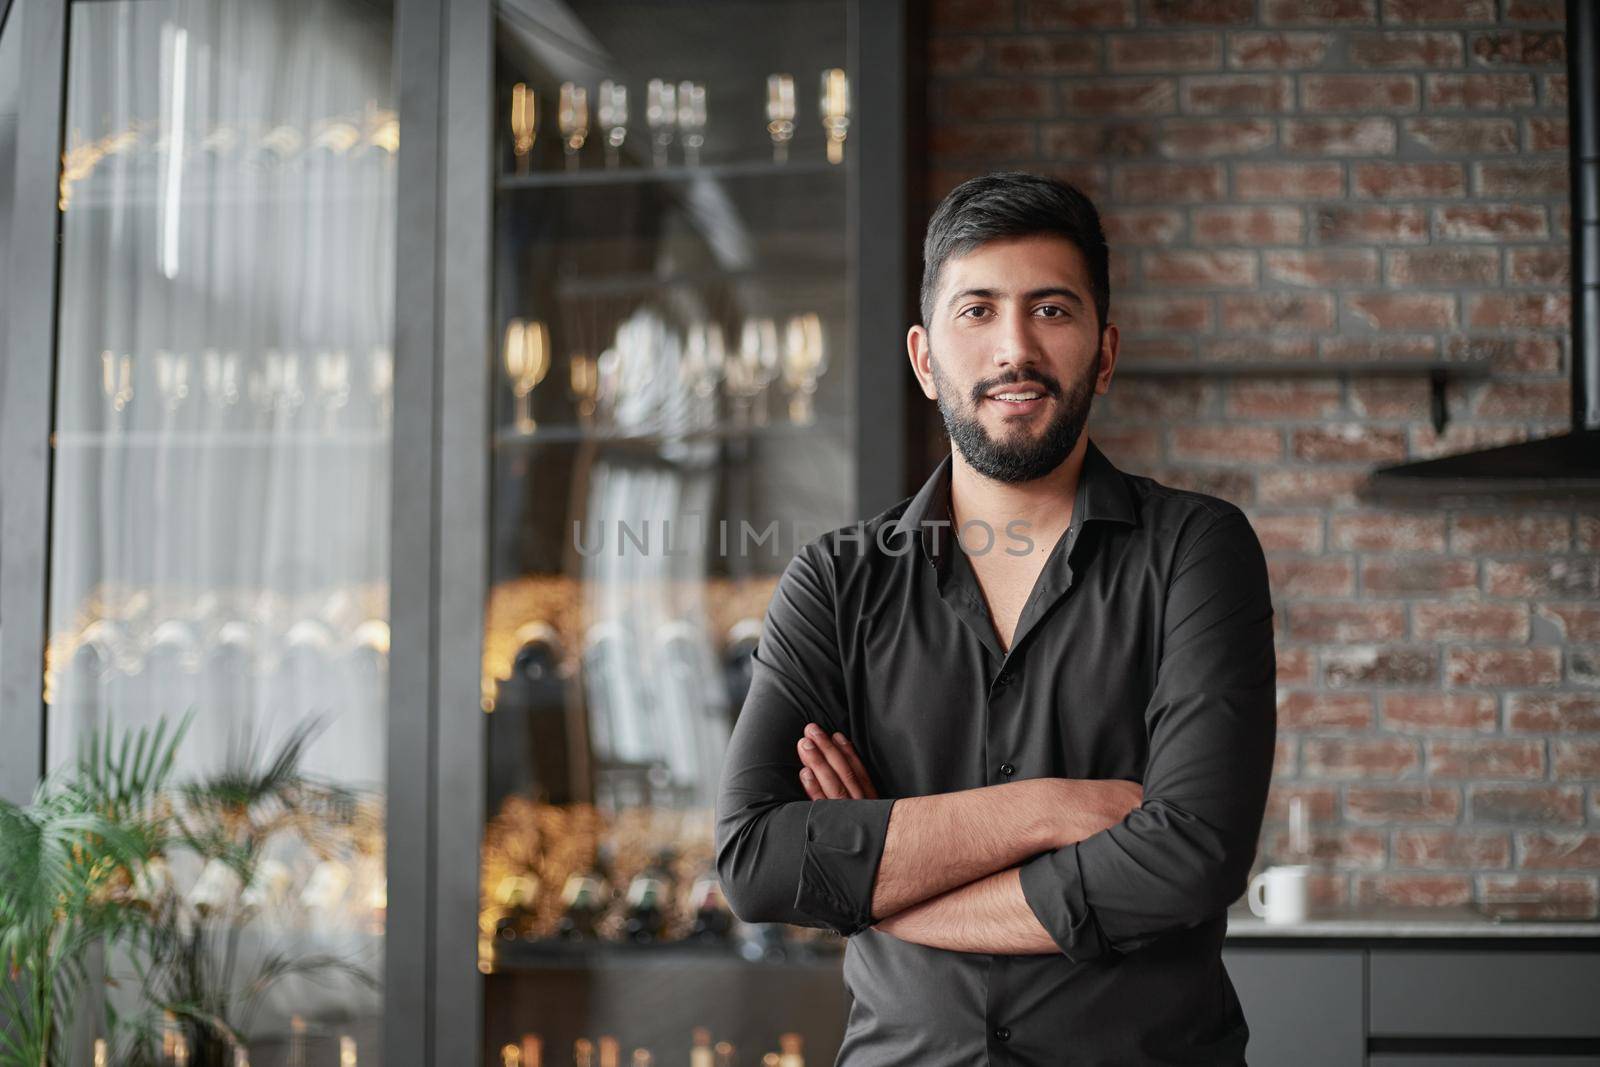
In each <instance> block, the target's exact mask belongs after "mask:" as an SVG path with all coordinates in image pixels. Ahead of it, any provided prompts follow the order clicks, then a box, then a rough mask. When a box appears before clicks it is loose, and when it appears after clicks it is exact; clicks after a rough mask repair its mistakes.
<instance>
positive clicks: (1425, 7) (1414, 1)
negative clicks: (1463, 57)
mask: <svg viewBox="0 0 1600 1067" xmlns="http://www.w3.org/2000/svg"><path fill="white" fill-rule="evenodd" d="M1494 8H1495V0H1385V3H1384V5H1383V20H1384V21H1385V22H1397V23H1428V22H1493V21H1494V19H1495V10H1494Z"/></svg>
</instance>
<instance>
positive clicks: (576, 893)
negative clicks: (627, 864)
mask: <svg viewBox="0 0 1600 1067" xmlns="http://www.w3.org/2000/svg"><path fill="white" fill-rule="evenodd" d="M561 903H562V906H563V908H564V909H565V910H563V911H562V913H561V918H560V920H559V921H558V922H557V923H556V936H557V937H560V938H561V939H562V940H564V941H592V940H594V939H595V938H596V937H598V936H599V935H598V933H597V930H596V927H597V925H598V924H599V922H600V916H601V914H602V913H603V912H604V911H605V890H604V889H603V888H602V886H601V883H600V879H599V878H597V877H595V875H594V873H593V872H592V871H588V872H574V873H573V874H571V875H570V876H568V878H567V884H566V885H564V886H563V887H562V888H561Z"/></svg>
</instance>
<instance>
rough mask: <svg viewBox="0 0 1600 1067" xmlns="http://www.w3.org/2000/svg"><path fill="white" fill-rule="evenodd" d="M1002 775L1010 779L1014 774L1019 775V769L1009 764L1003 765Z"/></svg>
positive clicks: (1001, 768)
mask: <svg viewBox="0 0 1600 1067" xmlns="http://www.w3.org/2000/svg"><path fill="white" fill-rule="evenodd" d="M1000 773H1001V774H1003V775H1005V776H1006V777H1007V778H1010V777H1011V776H1012V775H1013V774H1016V773H1017V769H1016V768H1015V767H1013V766H1011V764H1009V763H1002V764H1000Z"/></svg>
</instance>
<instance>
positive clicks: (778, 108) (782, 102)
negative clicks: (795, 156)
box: [767, 74, 795, 163]
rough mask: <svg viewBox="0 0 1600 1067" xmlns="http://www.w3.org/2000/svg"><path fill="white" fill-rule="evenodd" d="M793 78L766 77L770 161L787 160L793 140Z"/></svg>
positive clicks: (784, 76)
mask: <svg viewBox="0 0 1600 1067" xmlns="http://www.w3.org/2000/svg"><path fill="white" fill-rule="evenodd" d="M794 116H795V109H794V77H793V75H789V74H769V75H767V136H769V137H771V138H772V161H773V162H774V163H786V162H788V160H789V142H790V141H791V140H793V139H794Z"/></svg>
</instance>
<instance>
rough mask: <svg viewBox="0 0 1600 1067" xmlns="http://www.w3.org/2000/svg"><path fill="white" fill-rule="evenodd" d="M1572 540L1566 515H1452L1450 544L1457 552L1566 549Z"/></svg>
mask: <svg viewBox="0 0 1600 1067" xmlns="http://www.w3.org/2000/svg"><path fill="white" fill-rule="evenodd" d="M1571 544H1572V520H1571V518H1569V517H1568V516H1566V515H1455V516H1454V517H1453V521H1452V522H1451V527H1450V545H1451V547H1452V548H1453V549H1454V550H1455V551H1457V552H1465V553H1470V554H1473V555H1479V554H1482V553H1485V552H1565V551H1566V550H1567V548H1568V547H1569V546H1570V545H1571Z"/></svg>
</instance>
